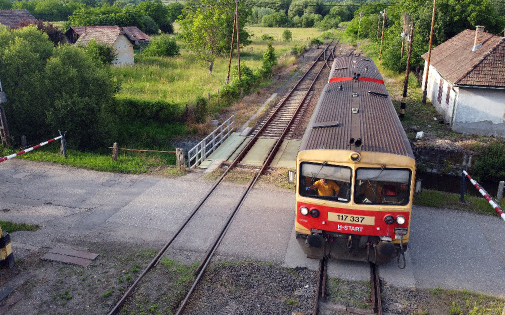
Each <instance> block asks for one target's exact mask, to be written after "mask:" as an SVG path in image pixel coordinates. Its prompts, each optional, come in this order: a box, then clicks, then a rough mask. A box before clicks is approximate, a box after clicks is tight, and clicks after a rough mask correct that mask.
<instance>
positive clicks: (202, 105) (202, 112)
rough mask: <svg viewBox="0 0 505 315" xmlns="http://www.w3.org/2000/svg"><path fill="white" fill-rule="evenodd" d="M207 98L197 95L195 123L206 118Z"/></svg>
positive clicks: (202, 121) (201, 121)
mask: <svg viewBox="0 0 505 315" xmlns="http://www.w3.org/2000/svg"><path fill="white" fill-rule="evenodd" d="M207 113H208V108H207V100H206V99H205V98H204V97H201V96H200V97H198V98H197V99H196V104H195V120H196V122H197V123H204V122H205V120H206V119H207Z"/></svg>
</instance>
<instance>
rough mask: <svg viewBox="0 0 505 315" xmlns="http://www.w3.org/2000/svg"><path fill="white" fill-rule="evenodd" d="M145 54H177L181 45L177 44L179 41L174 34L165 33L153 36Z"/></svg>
mask: <svg viewBox="0 0 505 315" xmlns="http://www.w3.org/2000/svg"><path fill="white" fill-rule="evenodd" d="M143 54H145V55H146V56H159V57H170V56H175V55H178V54H179V46H177V43H176V42H175V39H174V38H173V37H172V36H170V35H168V34H163V35H160V36H156V37H153V38H152V39H151V41H150V43H149V46H147V48H146V49H145V50H144V52H143Z"/></svg>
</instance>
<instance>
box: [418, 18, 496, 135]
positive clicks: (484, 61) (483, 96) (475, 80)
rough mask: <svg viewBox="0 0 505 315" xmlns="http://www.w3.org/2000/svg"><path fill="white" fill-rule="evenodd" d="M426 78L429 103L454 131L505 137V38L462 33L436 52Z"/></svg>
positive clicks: (479, 31) (478, 32)
mask: <svg viewBox="0 0 505 315" xmlns="http://www.w3.org/2000/svg"><path fill="white" fill-rule="evenodd" d="M422 57H423V58H424V59H425V60H427V59H428V53H425V54H424V55H423V56H422ZM426 67H427V62H426V63H425V69H424V71H425V73H426V70H427V69H426ZM428 74H429V75H428V81H427V86H426V91H427V98H428V99H429V100H430V101H431V102H432V103H433V105H434V106H435V108H436V109H437V111H438V112H439V113H440V114H441V115H442V116H443V117H444V120H445V122H447V123H449V124H450V125H451V127H452V129H453V130H454V131H457V132H462V133H469V134H478V135H484V136H499V137H505V38H504V37H501V36H497V35H493V34H490V33H486V32H484V27H483V26H477V27H476V30H475V31H473V30H464V31H463V32H461V33H459V34H457V35H455V36H454V37H452V38H451V39H449V40H447V41H446V42H444V43H442V44H440V45H439V46H437V47H435V48H433V50H432V52H431V58H430V68H429V72H428ZM423 84H424V82H423ZM423 88H424V85H423Z"/></svg>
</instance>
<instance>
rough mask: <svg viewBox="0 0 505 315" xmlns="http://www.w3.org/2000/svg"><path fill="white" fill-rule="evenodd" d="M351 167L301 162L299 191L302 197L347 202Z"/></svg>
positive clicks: (349, 190) (349, 191) (348, 199)
mask: <svg viewBox="0 0 505 315" xmlns="http://www.w3.org/2000/svg"><path fill="white" fill-rule="evenodd" d="M351 174H352V171H351V168H349V167H342V166H336V165H329V164H327V163H326V162H325V163H322V164H318V163H301V165H300V181H299V185H298V187H299V193H300V195H301V196H304V197H312V198H318V199H327V200H332V201H338V202H349V201H350V193H351Z"/></svg>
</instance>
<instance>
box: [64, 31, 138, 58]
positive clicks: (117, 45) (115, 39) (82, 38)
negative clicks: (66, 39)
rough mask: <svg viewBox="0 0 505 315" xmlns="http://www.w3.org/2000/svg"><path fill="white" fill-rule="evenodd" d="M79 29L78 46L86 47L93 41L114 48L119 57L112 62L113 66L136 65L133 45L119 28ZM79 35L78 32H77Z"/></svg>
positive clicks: (76, 42)
mask: <svg viewBox="0 0 505 315" xmlns="http://www.w3.org/2000/svg"><path fill="white" fill-rule="evenodd" d="M74 29H77V31H78V32H79V33H78V34H79V35H78V37H77V40H76V41H75V44H76V45H84V46H86V45H87V44H88V43H89V42H91V41H92V40H95V41H96V42H97V43H101V44H105V45H107V46H110V47H113V48H114V50H115V52H116V54H117V56H116V59H115V60H114V61H113V62H112V64H113V65H132V64H134V52H133V44H132V43H131V42H130V40H129V39H128V38H127V36H126V35H125V33H124V31H122V30H121V28H120V27H118V26H82V27H79V28H74ZM76 33H77V32H76Z"/></svg>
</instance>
